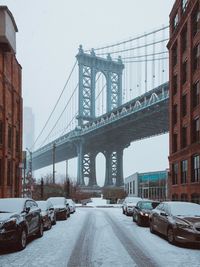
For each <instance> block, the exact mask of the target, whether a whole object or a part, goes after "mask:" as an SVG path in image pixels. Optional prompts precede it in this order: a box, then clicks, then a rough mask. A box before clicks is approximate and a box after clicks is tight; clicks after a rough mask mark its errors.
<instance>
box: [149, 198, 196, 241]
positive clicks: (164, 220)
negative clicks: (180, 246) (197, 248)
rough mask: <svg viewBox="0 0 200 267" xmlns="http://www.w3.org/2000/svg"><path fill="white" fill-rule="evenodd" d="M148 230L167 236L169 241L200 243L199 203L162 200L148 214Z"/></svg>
mask: <svg viewBox="0 0 200 267" xmlns="http://www.w3.org/2000/svg"><path fill="white" fill-rule="evenodd" d="M150 231H151V232H152V233H155V232H158V233H160V234H163V235H164V236H166V237H167V240H168V241H169V243H172V244H175V243H176V242H180V243H198V244H200V205H198V204H195V203H189V202H176V201H171V202H170V201H169V202H162V203H160V204H159V205H158V206H157V207H156V208H155V209H154V210H153V211H152V214H151V215H150Z"/></svg>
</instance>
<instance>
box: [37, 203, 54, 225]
mask: <svg viewBox="0 0 200 267" xmlns="http://www.w3.org/2000/svg"><path fill="white" fill-rule="evenodd" d="M36 203H37V204H38V207H39V208H40V209H41V216H42V220H43V225H44V228H45V229H48V230H49V229H51V227H52V225H54V224H56V213H55V210H54V207H53V204H52V203H51V202H50V201H45V200H42V201H36Z"/></svg>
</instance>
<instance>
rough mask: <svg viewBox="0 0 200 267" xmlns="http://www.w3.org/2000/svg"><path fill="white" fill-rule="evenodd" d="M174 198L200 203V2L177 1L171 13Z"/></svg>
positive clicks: (170, 55)
mask: <svg viewBox="0 0 200 267" xmlns="http://www.w3.org/2000/svg"><path fill="white" fill-rule="evenodd" d="M168 48H169V57H170V62H169V67H170V78H169V80H170V89H169V95H170V104H169V109H170V156H169V163H170V176H169V178H170V179H169V196H170V198H171V199H172V200H182V201H192V202H196V203H199V204H200V1H199V0H188V1H186V0H182V1H181V0H176V1H175V4H174V6H173V9H172V11H171V14H170V40H169V43H168Z"/></svg>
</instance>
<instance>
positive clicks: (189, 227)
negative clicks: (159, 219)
mask: <svg viewBox="0 0 200 267" xmlns="http://www.w3.org/2000/svg"><path fill="white" fill-rule="evenodd" d="M176 226H177V227H178V228H182V229H192V225H190V224H186V223H176Z"/></svg>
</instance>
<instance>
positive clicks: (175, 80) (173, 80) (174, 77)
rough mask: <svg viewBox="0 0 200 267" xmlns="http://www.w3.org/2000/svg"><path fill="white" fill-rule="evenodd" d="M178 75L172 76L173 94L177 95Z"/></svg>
mask: <svg viewBox="0 0 200 267" xmlns="http://www.w3.org/2000/svg"><path fill="white" fill-rule="evenodd" d="M177 78H178V77H177V75H174V76H173V78H172V87H173V88H172V92H173V95H175V94H176V93H177V84H178V83H177Z"/></svg>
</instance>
